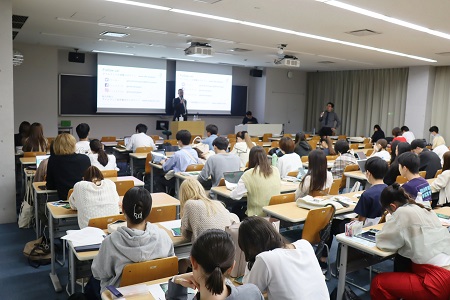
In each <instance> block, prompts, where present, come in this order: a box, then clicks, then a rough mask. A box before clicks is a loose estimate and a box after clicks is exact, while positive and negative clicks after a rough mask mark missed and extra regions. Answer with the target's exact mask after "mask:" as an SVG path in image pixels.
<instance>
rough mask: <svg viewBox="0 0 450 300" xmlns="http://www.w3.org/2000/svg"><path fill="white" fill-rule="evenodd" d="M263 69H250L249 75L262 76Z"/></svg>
mask: <svg viewBox="0 0 450 300" xmlns="http://www.w3.org/2000/svg"><path fill="white" fill-rule="evenodd" d="M262 74H263V71H262V70H258V69H251V70H250V76H252V77H262Z"/></svg>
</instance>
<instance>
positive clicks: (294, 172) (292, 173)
mask: <svg viewBox="0 0 450 300" xmlns="http://www.w3.org/2000/svg"><path fill="white" fill-rule="evenodd" d="M297 175H298V171H292V172H289V173H287V176H292V177H297Z"/></svg>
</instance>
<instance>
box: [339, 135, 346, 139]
mask: <svg viewBox="0 0 450 300" xmlns="http://www.w3.org/2000/svg"><path fill="white" fill-rule="evenodd" d="M346 139H347V136H346V135H338V140H346Z"/></svg>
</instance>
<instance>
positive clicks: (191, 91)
mask: <svg viewBox="0 0 450 300" xmlns="http://www.w3.org/2000/svg"><path fill="white" fill-rule="evenodd" d="M231 85H232V76H231V75H223V74H211V73H199V72H186V71H177V72H176V91H175V94H176V95H175V97H178V95H177V91H178V89H180V88H182V89H183V90H184V98H185V99H186V100H187V109H188V113H189V114H196V113H197V112H198V113H200V114H231Z"/></svg>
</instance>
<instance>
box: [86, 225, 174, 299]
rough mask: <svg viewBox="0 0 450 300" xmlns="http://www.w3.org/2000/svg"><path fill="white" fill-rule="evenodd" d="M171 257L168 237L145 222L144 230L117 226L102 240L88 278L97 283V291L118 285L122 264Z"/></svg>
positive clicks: (171, 252)
mask: <svg viewBox="0 0 450 300" xmlns="http://www.w3.org/2000/svg"><path fill="white" fill-rule="evenodd" d="M173 255H175V253H174V251H173V243H172V240H171V239H170V237H169V235H168V234H167V233H166V232H165V231H164V230H163V229H161V228H159V227H158V226H156V225H153V224H150V223H147V226H146V228H145V231H142V230H137V229H130V228H128V227H126V226H122V227H119V228H118V229H117V231H115V232H113V233H112V234H110V235H109V236H107V237H106V238H105V240H104V241H103V243H102V245H101V247H100V251H99V253H98V255H97V256H96V257H95V258H94V261H93V262H92V275H93V276H94V277H95V278H96V279H98V280H100V281H101V283H100V286H101V292H103V291H104V290H105V288H106V286H108V285H114V286H116V287H118V286H119V284H120V278H121V276H122V270H123V268H124V266H125V265H127V264H130V263H134V262H142V261H147V260H152V259H157V258H163V257H169V256H173Z"/></svg>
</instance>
